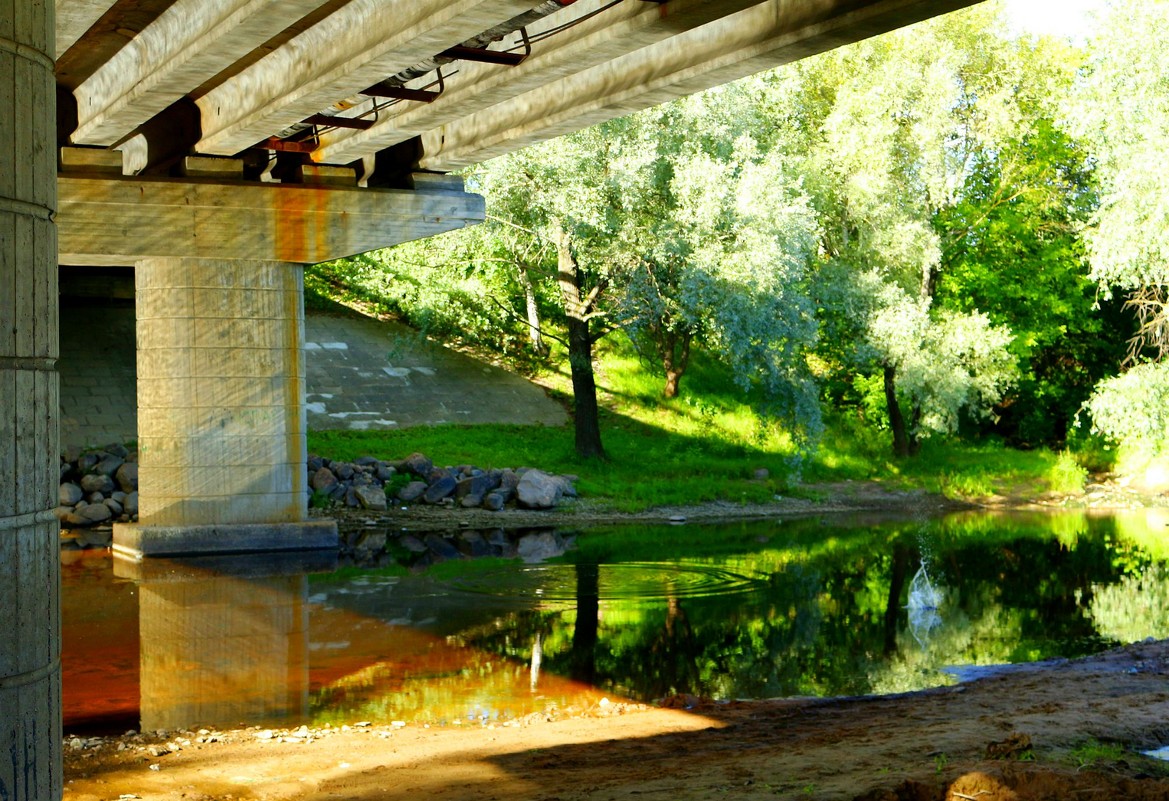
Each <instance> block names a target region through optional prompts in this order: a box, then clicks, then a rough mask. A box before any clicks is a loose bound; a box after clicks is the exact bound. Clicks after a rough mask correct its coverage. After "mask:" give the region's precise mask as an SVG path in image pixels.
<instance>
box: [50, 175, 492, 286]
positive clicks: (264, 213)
mask: <svg viewBox="0 0 1169 801" xmlns="http://www.w3.org/2000/svg"><path fill="white" fill-rule="evenodd" d="M58 186H59V191H60V212H59V213H58V217H57V220H58V228H59V232H60V256H59V262H60V263H61V264H72V265H94V266H129V265H132V264H134V263H136V262H138V261H140V260H141V259H144V258H167V257H183V258H207V259H233V260H254V261H282V262H296V263H302V264H316V263H318V262H322V261H329V260H331V259H337V258H342V257H344V256H350V255H353V254H355V253H363V252H365V251H368V250H374V249H376V248H380V247H388V246H389V245H395V244H398V243H400V242H406V241H409V240H412V239H420V238H422V237H426V236H431V235H434V234H438V233H442V232H444V231H449V230H452V229H455V228H462V227H464V226H466V225H470V224H474V223H477V222H480V221H482V220H483V216H484V207H483V198H481V197H479V196H478V195H471V194H465V193H463V192H461V191H449V190H447V189H445V188H440V189H438V190H430V189H427V190H422V189H419V190H415V191H411V190H397V189H378V190H374V189H358V188H356V187H354V188H345V187H337V186H309V185H295V184H293V185H285V184H259V183H245V182H238V183H226V182H224V183H213V182H205V181H198V180H188V181H183V180H175V179H143V178H115V177H109V176H101V175H94V176H80V175H72V174H70V175H65V174H63V175H61V176H60V179H59V181H58Z"/></svg>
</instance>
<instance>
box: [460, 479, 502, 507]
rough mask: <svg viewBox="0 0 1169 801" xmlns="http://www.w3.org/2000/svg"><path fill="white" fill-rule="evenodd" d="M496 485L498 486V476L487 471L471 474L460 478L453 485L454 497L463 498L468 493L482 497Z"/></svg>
mask: <svg viewBox="0 0 1169 801" xmlns="http://www.w3.org/2000/svg"><path fill="white" fill-rule="evenodd" d="M497 486H499V482H498V477H494V476H492V475H491V474H489V473H480V474H479V475H472V476H469V477H467V478H464V479H460V480H459V483H458V484H456V485H455V498H465V497H467V496H468V495H474V496H476V497H478V498H482V497H483V496H484V495H486V494H487V493H488V492H490V491H491V490H493V489H495V488H496V487H497ZM476 506H478V504H476Z"/></svg>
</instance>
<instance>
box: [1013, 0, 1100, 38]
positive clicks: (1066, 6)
mask: <svg viewBox="0 0 1169 801" xmlns="http://www.w3.org/2000/svg"><path fill="white" fill-rule="evenodd" d="M1003 5H1004V7H1005V8H1006V11H1007V17H1008V19H1010V20H1011V24H1012V26H1013V27H1015V28H1017V29H1018V30H1020V31H1021V32H1024V33H1033V34H1040V35H1042V34H1049V35H1053V36H1070V37H1072V38H1076V39H1082V38H1085V37H1086V36H1088V35H1089V34H1090V33H1091V32H1092V31H1091V24H1092V19H1091V16H1090V14H1089V11H1091V10H1094V9H1098V8H1101V7H1102V6H1103V5H1104V0H1003Z"/></svg>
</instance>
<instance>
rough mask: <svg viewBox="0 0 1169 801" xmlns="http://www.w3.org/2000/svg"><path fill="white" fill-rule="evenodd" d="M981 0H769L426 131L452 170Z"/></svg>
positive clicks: (437, 161) (431, 161) (442, 167)
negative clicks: (862, 0)
mask: <svg viewBox="0 0 1169 801" xmlns="http://www.w3.org/2000/svg"><path fill="white" fill-rule="evenodd" d="M977 2H981V0H868V2H861V3H858V2H855V0H769V2H766V3H762V4H760V5H757V6H755V7H753V8H749V9H747V10H745V11H741V12H739V13H737V14H734V15H732V16H730V17H726V18H724V19H722V20H718V21H716V22H712V23H710V24H708V25H704V26H702V27H700V28H697V29H694V30H690V31H686V32H685V33H681V34H679V35H678V36H675V37H672V38H670V39H667V40H665V41H662V42H660V43H658V44H656V45H651V46H649V47H646V48H643V49H641V50H638V51H635V52H633V53H630V54H628V55H626V56H624V57H621V58H617V59H613V60H611V61H607V62H605V63H603V64H600V65H598V66H596V67H593V68H591V69H589V70H586V71H584V72H581V73H578V74H576V75H571V76H568V77H566V78H562V79H561V80H558V81H554V82H552V83H549V84H547V85H546V86H544V87H541V88H540V89H536V90H534V91H532V92H528V93H526V94H524V95H521V96H520V97H517V98H515V99H514V100H511V101H509V102H506V103H501V104H498V105H496V106H493V107H491V108H489V109H486V110H484V111H482V112H479V113H476V114H471V115H468V116H466V117H462V118H460V119H459V120H457V121H455V122H452V123H450V124H448V125H445V126H443V127H442V128H440V129H436V130H434V131H430V132H427V133H426V134H424V135H423V137H422V146H423V156H422V158H421V159H420V161H419V166H420V167H421V168H422V169H425V170H435V171H440V172H445V171H449V170H455V169H459V168H461V167H466V166H469V165H471V164H476V163H479V162H481V161H485V160H487V159H490V158H493V157H495V156H499V155H502V154H504V153H508V152H511V151H514V150H518V149H520V148H522V147H526V146H528V145H531V144H535V143H536V142H541V141H544V140H546V139H551V138H554V137H556V136H561V135H563V134H566V133H571V132H572V131H576V130H580V129H581V128H585V127H588V126H589V125H595V124H597V123H599V122H604V121H605V120H609V119H613V118H616V117H620V116H624V115H626V114H630V113H632V112H634V111H639V110H641V109H644V108H649V107H650V106H654V105H658V104H660V103H664V102H668V101H670V100H673V99H676V98H678V97H683V96H685V95H689V94H693V93H695V92H699V91H702V90H704V89H709V88H710V87H713V86H718V85H721V84H724V83H729V82H730V81H733V80H737V79H739V78H742V77H744V76H747V75H752V74H754V73H757V72H762V71H763V70H767V69H771V68H773V67H777V66H780V65H782V64H786V63H789V62H792V61H796V60H798V59H801V58H805V57H807V56H811V55H815V54H816V53H821V52H823V51H825V50H831V49H833V48H835V47H839V46H841V45H845V44H849V43H851V42H855V41H859V40H861V39H865V38H868V37H870V36H875V35H877V34H880V33H885V32H887V31H890V30H893V29H895V28H899V27H903V26H905V25H909V24H912V23H914V22H919V21H921V20H923V19H928V18H930V17H934V16H938V15H940V14H944V13H947V12H950V11H954V10H957V9H959V8H963V7H965V6H970V5H974V4H975V3H977Z"/></svg>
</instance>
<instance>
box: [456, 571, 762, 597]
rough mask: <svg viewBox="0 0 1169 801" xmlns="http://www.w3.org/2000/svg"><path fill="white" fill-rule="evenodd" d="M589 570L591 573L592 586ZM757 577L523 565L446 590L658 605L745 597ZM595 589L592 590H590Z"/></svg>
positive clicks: (758, 582) (758, 581) (481, 575)
mask: <svg viewBox="0 0 1169 801" xmlns="http://www.w3.org/2000/svg"><path fill="white" fill-rule="evenodd" d="M590 568H593V569H595V570H596V571H597V575H596V583H595V585H593V582H592V579H591V576H590V575H589V573H590ZM765 585H766V582H765V581H764V579H762V578H760V577H754V576H744V575H742V574H740V573H735V572H733V571H730V570H727V569H725V568H721V567H716V566H713V565H705V564H696V563H686V562H679V563H669V564H667V563H647V562H622V563H618V564H611V565H597V566H592V565H566V564H552V565H523V566H519V567H515V568H511V569H501V570H498V571H490V572H486V573H479V574H476V575H474V576H465V577H460V578H457V579H453V580H452V581H451V582H450V585H449V586H450V587H451V588H452V589H455V590H460V591H463V592H469V593H475V594H478V595H491V596H497V597H505V598H538V599H541V600H545V601H556V602H574V601H576V600H577V599H578V598H580V597H581V596H582V593H583V594H584V595H585V596H586V597H588V596H591V595H592V594H593V593H594V591H595V594H596V596H597V598H598V599H599V600H602V601H615V600H632V601H662V600H667V599H670V598H708V597H712V596H717V595H737V594H743V593H751V592H755V591H757V590H759V589H760V588H762V587H764V586H765ZM592 586H595V590H592V589H590V587H592Z"/></svg>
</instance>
